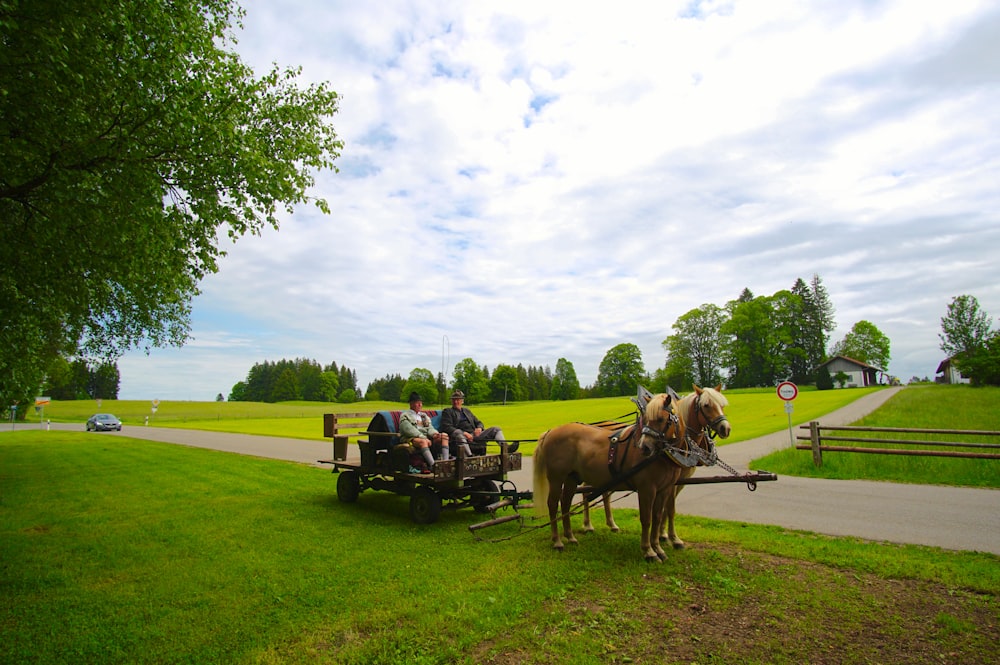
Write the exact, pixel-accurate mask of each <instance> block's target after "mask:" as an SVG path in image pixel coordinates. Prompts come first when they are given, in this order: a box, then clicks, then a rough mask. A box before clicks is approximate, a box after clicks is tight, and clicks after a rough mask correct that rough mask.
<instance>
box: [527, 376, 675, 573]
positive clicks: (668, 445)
mask: <svg viewBox="0 0 1000 665" xmlns="http://www.w3.org/2000/svg"><path fill="white" fill-rule="evenodd" d="M683 438H684V421H683V417H682V416H681V415H680V413H679V410H677V409H675V408H674V404H673V400H672V398H671V396H670V395H667V394H659V395H653V396H652V397H651V398H650V399H649V402H648V403H647V404H646V407H645V409H644V410H643V411H642V412H640V414H639V415H638V417H637V419H636V423H635V424H634V425H631V426H629V427H628V428H626V429H625V430H624V431H622V432H621V433H618V434H609V432H608V430H606V429H602V428H600V427H595V426H593V425H584V424H582V423H569V424H566V425H560V426H559V427H555V428H553V429H550V430H549V431H547V432H545V433H544V434H542V436H541V437H540V438H539V439H538V445H537V447H536V448H535V455H534V467H535V469H534V495H535V497H536V500H537V501H536V506H538V507H539V509H541V505H540V502H541V499H542V497H545V499H546V506H547V507H548V515H549V519H550V520H551V522H550V524H551V527H552V547H554V548H555V549H557V550H560V551H561V550H562V549H563V548H564V545H563V541H562V539H561V538H560V537H559V523H558V510H559V506H560V504H561V505H562V522H563V536H564V537H565V539H566V541H567V542H570V543H576V542H578V541H577V539H576V537H575V536H574V535H573V529H572V526H571V525H570V508H571V507H572V505H573V497H574V495H575V494H576V490H577V487H578V486H579V485H580V483H581V482H583V483H585V484H587V485H589V486H591V487H595V488H603V487H607V488H608V491H613V490H627V489H631V490H633V491H636V492H638V494H639V521H640V522H641V524H642V537H641V548H642V553H643V556H644V557H645V558H646V559H647V560H648V561H663V560H665V559H666V553H665V552H664V551H663V548H662V546H661V545H660V540H659V537H658V535H659V534H660V533H661V531H662V530H663V528H664V520H665V517H666V506H667V501H668V499H669V498H670V497H673V496H674V490H675V489H676V483H677V480H678V479H679V478H680V477H681V474H682V472H683V469H682V467H681V466H679V465H678V464H677V463H676V462H674V461H673V460H672V459H671V458H670V457H669V456H668V455H667V454H665V453H666V451H667V450H670V449H674V448H675V447H676V446H678V445H682V442H683ZM618 479H621V481H620V482H617V481H618Z"/></svg>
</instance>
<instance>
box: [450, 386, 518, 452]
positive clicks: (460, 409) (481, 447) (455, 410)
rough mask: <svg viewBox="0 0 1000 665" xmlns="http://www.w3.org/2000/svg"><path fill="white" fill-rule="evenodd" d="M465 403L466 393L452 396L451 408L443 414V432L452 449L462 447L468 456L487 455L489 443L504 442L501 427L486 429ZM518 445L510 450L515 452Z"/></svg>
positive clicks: (460, 392)
mask: <svg viewBox="0 0 1000 665" xmlns="http://www.w3.org/2000/svg"><path fill="white" fill-rule="evenodd" d="M464 403H465V393H463V392H462V391H461V390H456V391H455V392H453V393H452V394H451V406H450V407H448V408H447V409H445V410H444V411H442V412H441V431H442V432H444V433H445V434H447V435H448V437H449V439H451V445H452V448H455V449H456V450H457V449H458V447H459V446H462V448H463V450H465V454H466V455H472V454H476V455H485V454H486V442H487V441H504V440H505V439H504V436H503V432H502V431H501V430H500V428H499V427H486V426H485V425H483V421H481V420H480V419H479V418H476V416H475V414H473V413H472V411H470V410H469V409H468V408H466V407H465V406H463V404H464ZM516 449H517V448H516V445H514V446H512V447H511V448H509V449H508V450H509V451H510V452H514V450H516Z"/></svg>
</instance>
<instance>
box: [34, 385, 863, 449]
mask: <svg viewBox="0 0 1000 665" xmlns="http://www.w3.org/2000/svg"><path fill="white" fill-rule="evenodd" d="M874 390H880V388H854V389H847V390H826V391H816V390H809V389H803V390H801V391H800V392H799V397H798V398H797V399H796V400H795V411H794V413H793V423H796V424H798V423H805V422H809V420H811V419H814V418H817V417H819V416H821V415H823V414H825V413H830V412H831V411H835V410H836V409H839V408H840V407H842V406H844V405H845V404H849V403H850V402H852V401H854V400H855V399H857V398H858V397H861V396H862V395H865V394H868V393H870V392H872V391H874ZM724 394H725V395H726V396H727V397H728V399H729V402H730V405H729V407H728V408H727V410H726V412H727V414H728V416H729V420H730V421H731V423H732V425H733V436H732V437H731V438H730V439H728V440H727V441H725V442H720V443H734V442H738V441H745V440H747V439H752V438H755V437H758V436H761V435H763V434H769V433H771V432H776V431H779V430H781V429H785V428H787V427H788V415H787V414H786V413H785V410H784V402H782V401H781V400H780V399H778V397H777V395H776V394H775V391H774V390H773V389H753V390H738V391H728V392H725V393H724ZM446 406H448V405H442V404H438V405H431V404H425V408H427V409H443V408H445V407H446ZM405 408H407V405H406V404H400V403H398V402H355V403H353V404H333V403H317V402H292V403H280V404H263V403H259V402H170V401H161V402H159V403H158V405H157V407H156V412H155V413H153V412H152V405H151V402H147V401H127V400H122V401H119V400H102V402H101V405H100V406H98V405H97V403H96V401H93V400H78V401H56V402H52V404H51V405H50V406H48V407H46V409H45V410H44V412H43V413H41V414H40V415H39V414H34V413H33V414H30V415H29V417H28V422H36V423H37V422H39V418H42V419H45V418H47V419H51V420H52V421H53V422H63V423H73V422H75V423H80V427H81V429H82V428H83V423H84V422H85V421H86V419H87V418H89V417H90V416H91V415H93V414H94V413H98V412H110V413H113V414H115V415H116V416H118V417H119V418H120V419H121V420H122V422H123V423H124V426H125V428H126V430H127V429H128V428H129V427H141V426H146V425H147V418H148V419H149V420H148V425H149V426H151V427H181V428H191V429H205V430H213V431H222V432H235V433H239V434H263V435H269V436H287V437H293V438H303V439H322V438H323V414H324V413H357V412H372V411H383V410H400V409H405ZM470 408H472V410H473V411H474V412H475V414H476V415H477V416H478V417H479V418H480V420H482V421H483V422H484V423H485V424H486V425H487V426H490V425H498V426H500V427H502V428H503V430H504V434H505V435H506V436H507V437H508V438H509V439H517V440H525V441H529V442H530V441H532V440H537V439H538V436H539V435H540V434H541V433H542V432H544V431H546V430H548V429H550V428H552V427H555V426H556V425H560V424H562V423H568V422H595V421H599V420H607V419H622V418H624V419H628V418H631V417H632V416H633V414H634V412H635V406H634V405H633V403H632V401H631V400H630V399H629V398H628V397H607V398H595V399H585V400H571V401H536V402H511V403H509V404H507V405H500V404H483V405H471V407H470ZM525 449H526V451H527V452H530V451H531V450H532V447H531V446H530V444H529V446H527V447H526V448H525Z"/></svg>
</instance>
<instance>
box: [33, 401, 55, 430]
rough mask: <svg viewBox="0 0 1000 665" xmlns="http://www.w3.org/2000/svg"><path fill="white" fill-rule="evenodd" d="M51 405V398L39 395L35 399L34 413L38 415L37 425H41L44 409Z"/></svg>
mask: <svg viewBox="0 0 1000 665" xmlns="http://www.w3.org/2000/svg"><path fill="white" fill-rule="evenodd" d="M51 403H52V398H51V397H49V396H48V395H39V396H38V397H36V398H35V413H37V414H38V424H39V425H41V424H42V420H43V419H44V417H45V416H44V414H45V407H47V406H48V405H49V404H51Z"/></svg>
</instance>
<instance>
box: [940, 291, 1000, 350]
mask: <svg viewBox="0 0 1000 665" xmlns="http://www.w3.org/2000/svg"><path fill="white" fill-rule="evenodd" d="M992 327H993V324H992V321H990V315H989V314H987V313H986V312H984V311H983V310H982V309H980V307H979V301H978V300H977V299H976V297H975V296H970V295H961V296H956V297H954V298H952V300H951V302H950V303H949V304H948V313H947V314H946V315H945V316H943V317H941V332H940V333H938V337H939V338H940V339H941V350H942V351H944V352H945V353H947V354H948V356H949V357H952V356H956V357H961V356H971V355H974V354H975V353H976V352H978V351H980V350H981V349H982V348H983V347H984V346H985V345H986V342H987V341H988V340H989V338H990V337H991V336H992V334H993V333H992Z"/></svg>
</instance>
